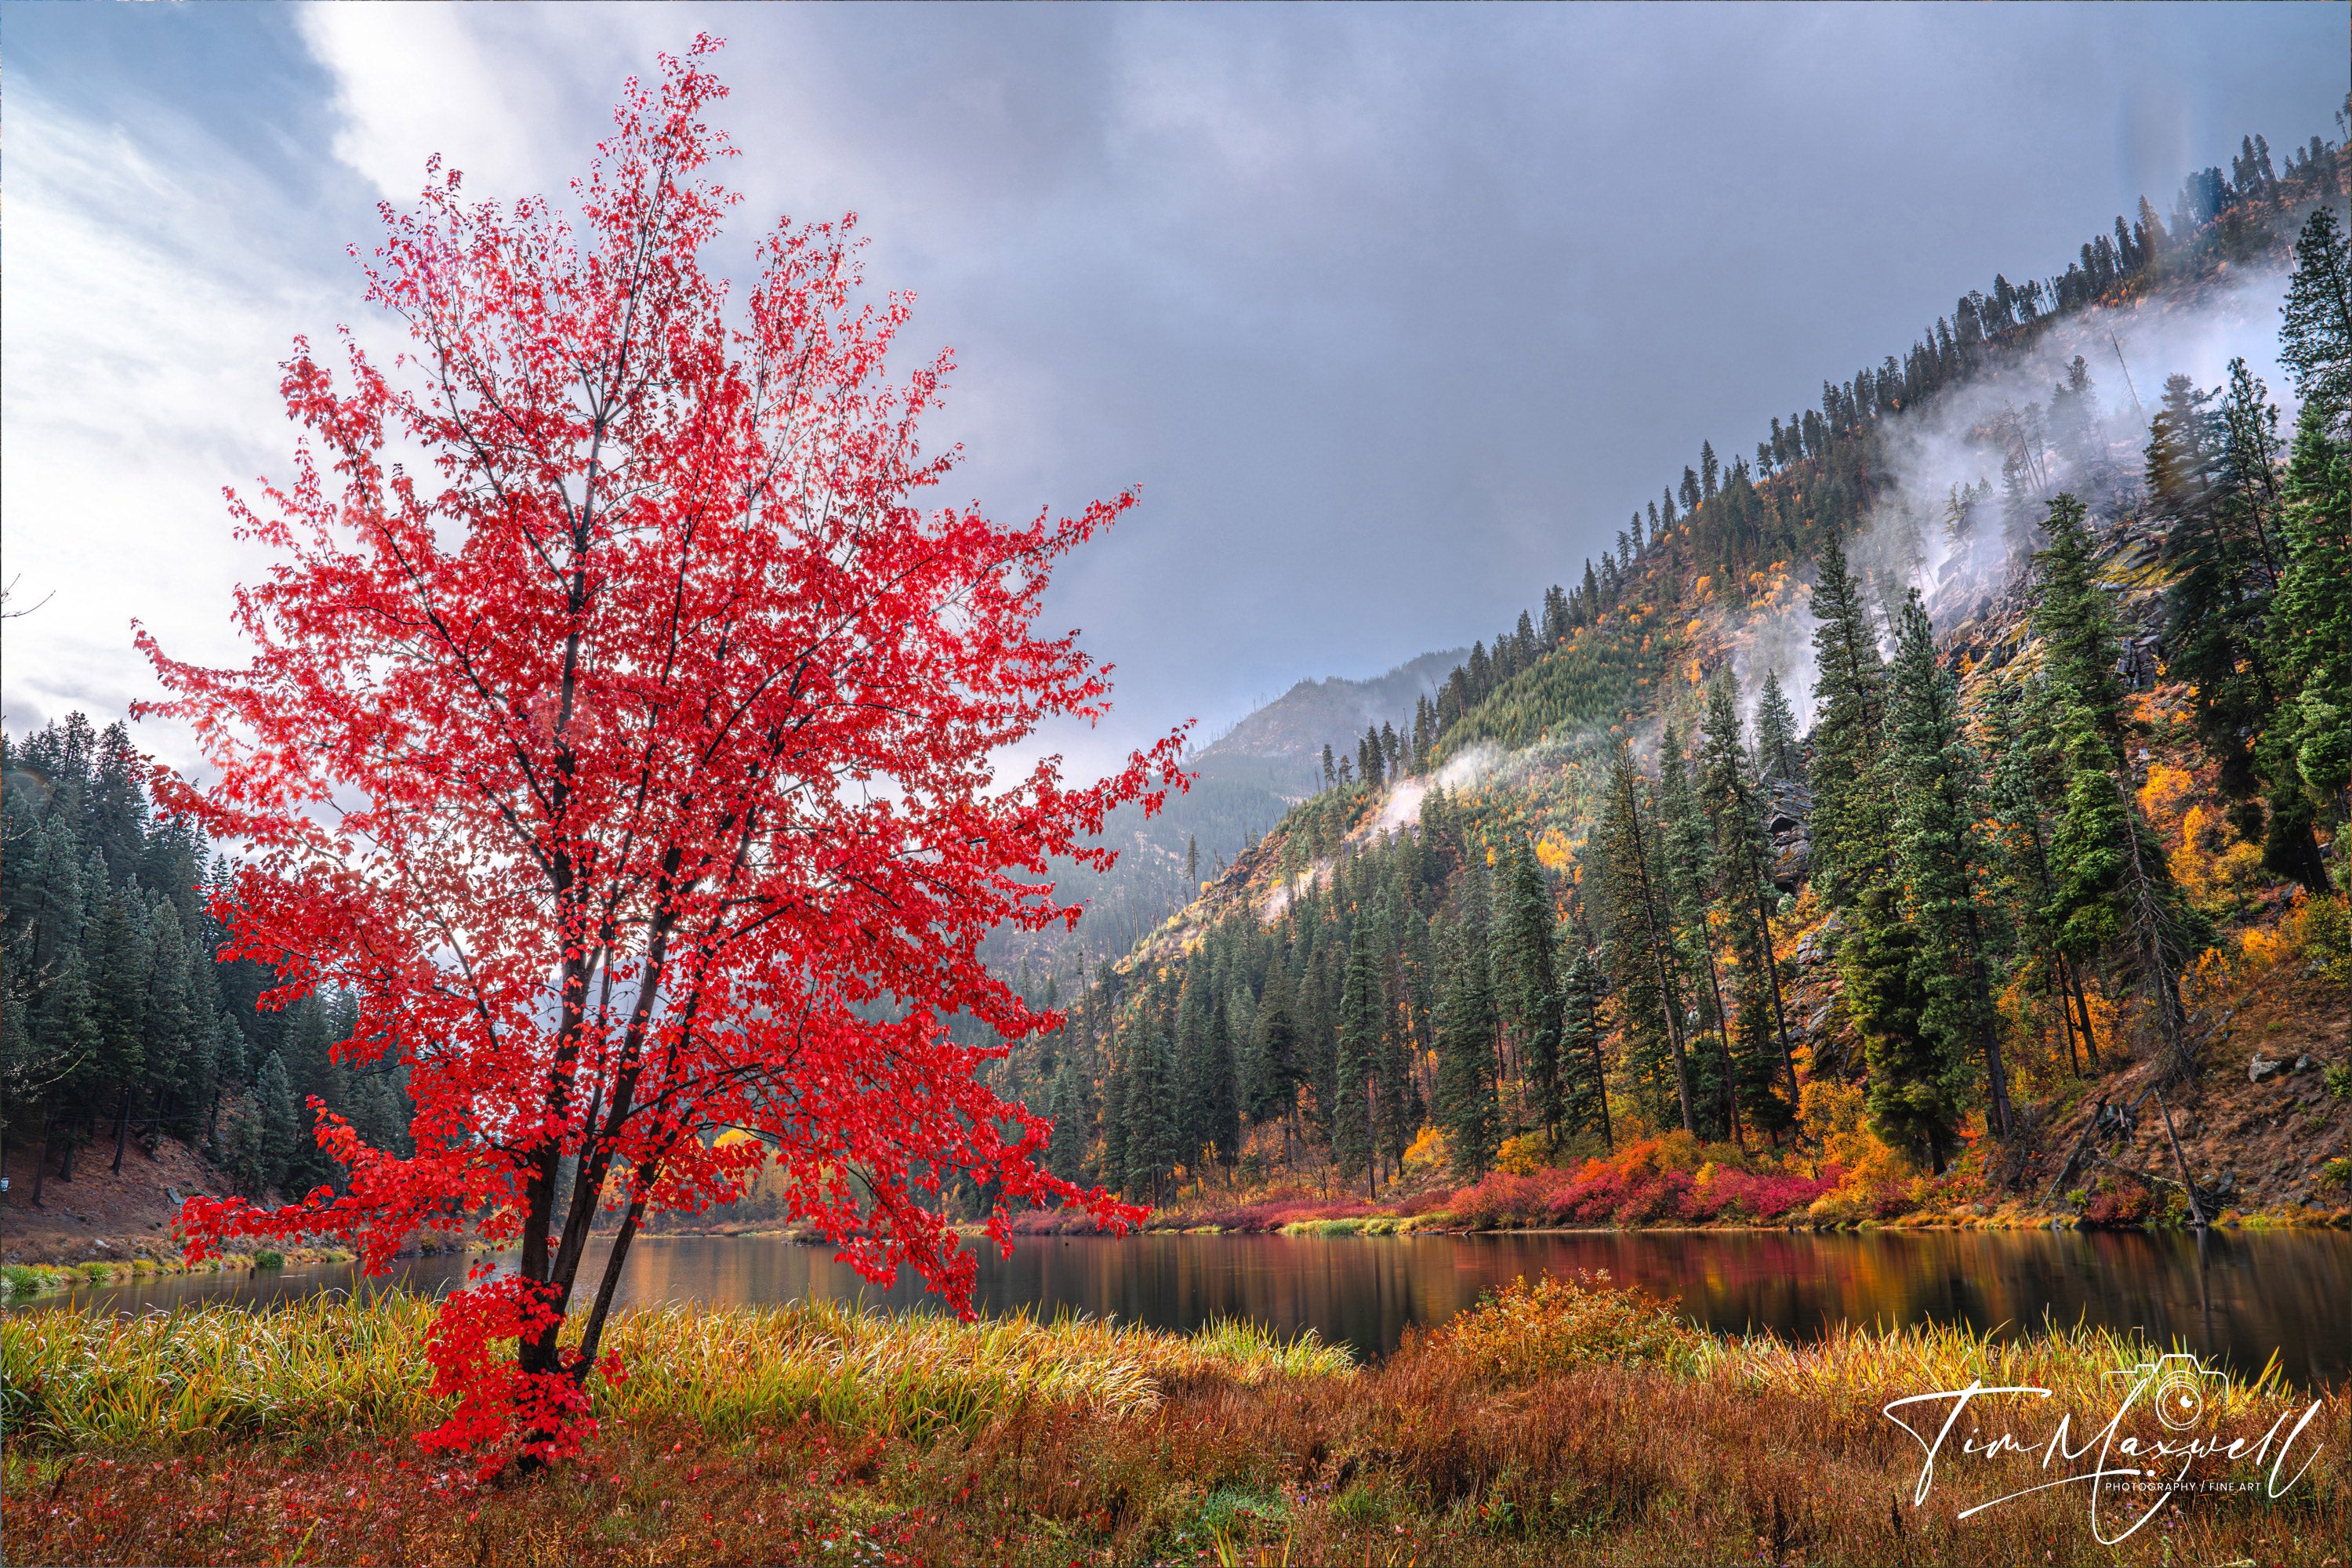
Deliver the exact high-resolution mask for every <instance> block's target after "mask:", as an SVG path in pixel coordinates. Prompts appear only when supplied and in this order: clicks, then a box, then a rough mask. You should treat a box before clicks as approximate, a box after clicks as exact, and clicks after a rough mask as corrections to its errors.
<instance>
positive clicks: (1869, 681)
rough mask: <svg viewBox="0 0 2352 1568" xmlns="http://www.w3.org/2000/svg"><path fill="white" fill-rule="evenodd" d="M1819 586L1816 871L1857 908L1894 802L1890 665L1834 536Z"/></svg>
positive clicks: (1823, 888)
mask: <svg viewBox="0 0 2352 1568" xmlns="http://www.w3.org/2000/svg"><path fill="white" fill-rule="evenodd" d="M1819 577H1820V581H1819V583H1818V584H1816V585H1815V587H1814V589H1813V616H1814V618H1815V620H1816V622H1817V624H1816V626H1814V629H1813V653H1814V660H1815V664H1816V679H1815V685H1814V688H1813V702H1814V712H1815V719H1814V723H1813V756H1812V763H1811V769H1810V771H1811V776H1812V786H1813V811H1812V817H1811V837H1812V876H1813V885H1814V888H1815V890H1816V891H1817V892H1818V893H1820V894H1821V896H1822V900H1823V901H1824V902H1826V903H1828V904H1829V905H1830V906H1831V907H1832V909H1844V908H1846V907H1848V906H1849V905H1851V904H1852V903H1853V900H1854V898H1855V896H1856V893H1857V891H1858V890H1859V889H1860V888H1861V887H1862V886H1863V885H1864V883H1866V882H1867V881H1869V880H1870V879H1872V878H1873V877H1874V876H1875V875H1876V874H1877V872H1878V870H1879V868H1881V867H1883V865H1884V863H1885V855H1886V842H1887V829H1888V821H1887V815H1888V814H1887V806H1888V802H1887V801H1886V799H1885V794H1884V791H1883V789H1882V787H1881V786H1882V784H1883V782H1884V781H1883V779H1882V777H1881V775H1880V773H1879V770H1878V766H1877V763H1878V753H1879V748H1880V745H1881V741H1882V735H1881V722H1880V721H1881V719H1882V717H1883V713H1884V688H1885V667H1884V665H1883V664H1882V662H1881V660H1880V658H1879V657H1878V636H1877V633H1876V631H1875V629H1874V627H1873V626H1872V624H1871V618H1870V612H1869V609H1868V607H1867V606H1866V605H1864V600H1863V595H1862V584H1860V583H1858V582H1857V581H1855V579H1854V576H1853V572H1852V571H1851V570H1850V569H1849V568H1848V567H1847V565H1846V559H1845V552H1844V551H1843V550H1842V549H1840V548H1839V546H1838V542H1837V539H1836V537H1835V536H1834V535H1832V536H1831V537H1830V538H1829V539H1827V540H1825V541H1824V542H1822V553H1821V560H1820V564H1819Z"/></svg>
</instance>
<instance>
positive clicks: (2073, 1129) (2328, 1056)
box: [2026, 974, 2352, 1214]
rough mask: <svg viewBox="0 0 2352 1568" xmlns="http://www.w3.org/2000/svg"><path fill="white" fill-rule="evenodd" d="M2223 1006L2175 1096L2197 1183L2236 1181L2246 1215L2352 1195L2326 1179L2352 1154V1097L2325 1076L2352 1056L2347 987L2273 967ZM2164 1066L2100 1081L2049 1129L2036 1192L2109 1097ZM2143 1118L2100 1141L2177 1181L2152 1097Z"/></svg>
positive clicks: (2329, 1204) (2078, 1181) (2075, 1182)
mask: <svg viewBox="0 0 2352 1568" xmlns="http://www.w3.org/2000/svg"><path fill="white" fill-rule="evenodd" d="M2217 1011H2218V1012H2221V1013H2222V1014H2225V1015H2226V1016H2227V1017H2228V1020H2229V1021H2228V1023H2227V1024H2226V1025H2223V1026H2221V1030H2220V1032H2219V1034H2217V1035H2216V1036H2214V1037H2212V1038H2210V1039H2209V1040H2208V1041H2207V1042H2206V1044H2205V1045H2204V1047H2203V1048H2202V1049H2201V1050H2200V1052H2199V1053H2198V1063H2199V1071H2198V1076H2197V1079H2196V1081H2195V1082H2194V1083H2192V1084H2189V1085H2186V1086H2184V1087H2182V1088H2181V1089H2178V1090H2176V1091H2171V1092H2169V1093H2168V1096H2167V1099H2168V1101H2169V1103H2170V1105H2171V1109H2172V1130H2173V1132H2174V1134H2175V1135H2176V1136H2177V1137H2178V1138H2179V1141H2180V1153H2181V1157H2182V1159H2183V1160H2185V1161H2186V1162H2187V1163H2188V1165H2189V1171H2190V1172H2191V1173H2192V1174H2193V1175H2194V1177H2195V1179H2196V1181H2197V1184H2198V1185H2199V1186H2200V1187H2205V1188H2210V1187H2213V1186H2216V1185H2222V1184H2226V1185H2227V1186H2228V1188H2229V1189H2230V1191H2229V1196H2228V1200H2227V1207H2228V1208H2232V1209H2237V1210H2239V1211H2242V1212H2243V1213H2247V1214H2252V1213H2255V1212H2258V1211H2262V1210H2273V1211H2275V1210H2278V1209H2281V1208H2284V1207H2286V1206H2288V1205H2310V1206H2312V1207H2315V1208H2326V1209H2335V1208H2340V1207H2342V1206H2344V1205H2346V1204H2347V1203H2352V1193H2347V1190H2346V1189H2344V1188H2342V1187H2330V1186H2326V1185H2325V1184H2322V1183H2321V1181H2320V1171H2321V1167H2322V1166H2324V1165H2326V1163H2327V1162H2328V1161H2330V1160H2336V1159H2341V1158H2343V1157H2344V1156H2345V1155H2346V1153H2347V1151H2352V1100H2342V1099H2337V1098H2336V1097H2335V1096H2333V1095H2331V1094H2329V1093H2328V1091H2327V1086H2326V1068H2329V1067H2333V1066H2336V1065H2338V1064H2344V1063H2352V1012H2347V1007H2346V1005H2345V997H2344V994H2343V991H2342V990H2341V988H2339V987H2337V986H2335V985H2332V984H2329V983H2328V982H2326V980H2323V979H2319V978H2316V977H2295V976H2291V975H2281V974H2273V975H2272V976H2269V977H2267V978H2266V979H2265V981H2264V982H2263V984H2259V985H2255V986H2252V987H2249V988H2247V989H2246V990H2244V991H2243V992H2242V993H2241V994H2239V995H2237V996H2236V997H2234V998H2231V999H2230V1000H2229V1001H2227V1002H2225V1003H2224V1004H2223V1005H2222V1006H2221V1008H2219V1009H2217ZM2258 1063H2259V1064H2263V1066H2262V1070H2263V1078H2262V1079H2261V1080H2260V1081H2257V1080H2256V1079H2255V1077H2254V1069H2255V1068H2256V1066H2257V1064H2258ZM2271 1064H2275V1065H2274V1066H2273V1065H2271ZM2154 1070H2155V1063H2153V1062H2152V1061H2142V1062H2139V1063H2137V1064H2136V1065H2134V1066H2133V1067H2132V1068H2129V1069H2127V1070H2126V1071H2124V1072H2120V1073H2116V1074H2114V1075H2112V1076H2110V1077H2107V1078H2104V1079H2098V1080H2097V1081H2096V1082H2095V1085H2094V1086H2093V1089H2092V1092H2090V1093H2086V1094H2085V1095H2084V1097H2083V1098H2082V1100H2080V1101H2079V1102H2078V1103H2077V1104H2075V1105H2074V1106H2072V1107H2070V1108H2069V1109H2068V1110H2067V1111H2066V1113H2065V1114H2063V1116H2061V1117H2059V1118H2058V1119H2057V1120H2056V1121H2054V1122H2053V1124H2052V1125H2051V1126H2049V1127H2048V1128H2046V1129H2044V1130H2042V1134H2041V1138H2040V1140H2039V1142H2040V1148H2039V1150H2038V1152H2037V1155H2036V1158H2035V1159H2033V1160H2032V1161H2031V1162H2029V1163H2028V1166H2027V1170H2026V1175H2027V1177H2028V1180H2029V1184H2030V1186H2031V1191H2030V1192H2029V1193H2028V1194H2027V1195H2028V1196H2032V1197H2037V1198H2038V1197H2039V1196H2040V1195H2041V1189H2042V1184H2046V1183H2047V1182H2048V1180H2049V1179H2050V1177H2051V1176H2052V1175H2053V1174H2055V1173H2056V1172H2057V1170H2058V1168H2059V1166H2060V1164H2061V1163H2063V1161H2064V1160H2065V1158H2066V1155H2067V1153H2068V1152H2070V1151H2072V1150H2073V1149H2074V1145H2075V1143H2076V1142H2077V1140H2078V1138H2079V1137H2080V1135H2081V1132H2082V1131H2083V1126H2084V1122H2085V1121H2087V1120H2088V1119H2089V1118H2090V1117H2091V1116H2092V1115H2094V1114H2095V1111H2096V1110H2097V1107H2098V1102H2099V1100H2100V1098H2101V1097H2102V1096H2104V1097H2105V1100H2107V1102H2108V1103H2109V1104H2110V1105H2127V1104H2129V1103H2130V1102H2131V1101H2133V1100H2137V1099H2138V1098H2139V1096H2140V1093H2141V1090H2142V1089H2145V1088H2146V1087H2147V1079H2148V1078H2149V1077H2150V1076H2151V1075H2152V1074H2153V1072H2154ZM2101 1147H2102V1148H2103V1150H2104V1152H2105V1154H2106V1156H2107V1157H2108V1158H2109V1159H2110V1160H2113V1161H2115V1162H2116V1163H2120V1164H2123V1165H2126V1166H2130V1167H2133V1168H2136V1169H2137V1170H2141V1171H2146V1172H2149V1173H2154V1174H2157V1175H2158V1176H2162V1177H2166V1178H2177V1176H2178V1174H2179V1172H2178V1169H2177V1167H2176V1164H2175V1162H2174V1160H2173V1156H2172V1149H2171V1146H2170V1144H2169V1143H2168V1141H2167V1140H2166V1137H2165V1129H2164V1118H2163V1116H2162V1115H2161V1113H2160V1112H2159V1111H2158V1108H2157V1104H2156V1101H2155V1100H2154V1098H2153V1097H2152V1096H2151V1097H2149V1098H2148V1099H2147V1100H2143V1101H2142V1102H2141V1103H2140V1105H2139V1108H2138V1110H2137V1126H2136V1127H2134V1128H2133V1129H2132V1130H2131V1131H2130V1133H2129V1135H2128V1136H2127V1137H2125V1138H2122V1139H2118V1140H2113V1141H2109V1142H2105V1143H2103V1144H2102V1145H2101ZM2105 1168H2107V1169H2112V1167H2105ZM2096 1173H2097V1171H2096V1170H2093V1171H2090V1172H2088V1173H2085V1172H2084V1171H2081V1170H2077V1171H2076V1172H2075V1173H2074V1174H2072V1175H2070V1176H2069V1177H2068V1178H2067V1181H2068V1184H2069V1185H2070V1186H2082V1185H2085V1184H2087V1183H2086V1180H2085V1177H2086V1174H2087V1175H2095V1174H2096Z"/></svg>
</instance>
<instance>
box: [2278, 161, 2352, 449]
mask: <svg viewBox="0 0 2352 1568" xmlns="http://www.w3.org/2000/svg"><path fill="white" fill-rule="evenodd" d="M2279 315H2280V323H2279V363H2281V364H2283V365H2284V366H2286V367H2287V368H2288V369H2289V370H2290V371H2292V372H2294V378H2295V393H2296V395H2297V396H2299V397H2301V398H2302V399H2303V402H2304V405H2305V407H2312V406H2316V407H2317V408H2318V409H2319V410H2320V413H2319V416H2318V418H2319V422H2320V424H2321V426H2322V428H2323V429H2324V430H2326V433H2327V435H2328V436H2329V437H2331V438H2333V439H2336V440H2339V441H2340V440H2343V439H2345V438H2346V437H2347V434H2352V432H2347V428H2346V420H2347V416H2352V235H2347V233H2346V232H2345V230H2344V228H2343V227H2342V226H2340V225H2339V224H2338V223H2337V221H2336V204H2335V203H2334V202H2322V203H2320V204H2319V205H2318V206H2316V207H2315V208H2313V209H2312V214H2311V216H2310V217H2309V218H2308V219H2307V220H2305V224H2304V226H2303V233H2302V235H2301V237H2298V238H2297V239H2296V240H2295V244H2294V276H2293V277H2292V278H2291V279H2289V280H2288V283H2287V292H2286V303H2285V304H2284V306H2283V307H2282V308H2281V309H2280V311H2279Z"/></svg>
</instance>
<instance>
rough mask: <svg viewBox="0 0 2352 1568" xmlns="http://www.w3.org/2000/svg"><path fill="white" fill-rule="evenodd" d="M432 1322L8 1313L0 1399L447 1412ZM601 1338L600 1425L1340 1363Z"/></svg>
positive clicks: (749, 1322) (281, 1421) (804, 1308)
mask: <svg viewBox="0 0 2352 1568" xmlns="http://www.w3.org/2000/svg"><path fill="white" fill-rule="evenodd" d="M433 1317H434V1304H433V1303H432V1302H431V1301H429V1300H424V1299H421V1298H417V1297H411V1296H402V1295H384V1296H380V1297H375V1298H372V1299H370V1300H366V1301H363V1302H352V1301H349V1300H326V1299H318V1300H309V1301H303V1302H299V1303H296V1304H294V1305H291V1306H288V1307H285V1308H281V1309H278V1310H270V1311H266V1312H252V1311H243V1310H236V1309H234V1308H225V1307H207V1308H200V1309H196V1310H182V1311H177V1312H169V1313H162V1312H159V1313H152V1314H150V1315H148V1316H145V1317H141V1318H113V1317H86V1316H83V1315H81V1314H79V1313H75V1312H67V1311H46V1312H33V1313H19V1314H16V1315H13V1316H11V1317H8V1318H6V1319H0V1399H5V1407H4V1408H5V1414H6V1416H7V1421H8V1429H9V1433H10V1437H11V1440H12V1441H16V1442H21V1441H24V1440H26V1439H31V1440H34V1441H38V1442H45V1443H48V1444H53V1445H58V1446H63V1447H73V1448H79V1449H118V1448H119V1449H133V1448H149V1449H152V1448H163V1449H170V1448H174V1447H184V1446H188V1445H194V1444H203V1443H208V1442H211V1441H213V1440H214V1439H215V1437H217V1436H223V1435H233V1436H273V1437H275V1436H324V1435H334V1434H341V1433H347V1432H348V1433H366V1434H378V1435H380V1434H407V1433H413V1432H415V1431H418V1430H421V1429H423V1428H424V1427H425V1426H432V1425H434V1424H435V1423H436V1422H438V1421H439V1420H441V1419H442V1418H443V1417H444V1416H445V1415H446V1405H445V1403H444V1402H443V1401H440V1400H436V1398H434V1397H433V1395H432V1393H431V1390H430V1384H431V1377H430V1374H429V1373H428V1370H427V1368H426V1366H425V1353H424V1351H425V1334H426V1331H428V1330H429V1329H430V1327H431V1326H432V1322H433ZM605 1343H606V1345H607V1346H609V1347H610V1348H612V1349H614V1350H616V1351H618V1352H620V1356H621V1360H622V1363H623V1364H624V1365H625V1367H626V1369H627V1375H626V1377H625V1380H624V1381H622V1382H621V1383H620V1384H617V1385H615V1384H607V1383H604V1382H602V1381H600V1382H599V1383H598V1384H596V1385H595V1390H594V1398H595V1413H596V1415H598V1417H599V1418H600V1419H602V1420H604V1421H607V1422H614V1423H619V1424H622V1425H625V1426H640V1425H644V1424H646V1423H648V1422H663V1421H684V1422H687V1423H689V1424H690V1425H692V1426H695V1427H696V1428H697V1429H698V1430H700V1431H704V1432H708V1433H710V1434H712V1435H714V1436H735V1435H737V1434H740V1433H742V1432H746V1431H750V1430H753V1429H755V1428H758V1427H761V1426H775V1425H778V1424H781V1423H785V1422H791V1421H796V1420H799V1419H800V1418H801V1417H803V1415H809V1416H814V1417H815V1418H818V1419H821V1420H824V1421H826V1422H830V1423H833V1424H835V1425H837V1426H845V1427H851V1426H854V1427H857V1428H859V1429H866V1430H875V1431H879V1432H882V1433H884V1434H887V1435H889V1436H920V1435H923V1434H927V1433H929V1432H930V1431H932V1430H934V1429H935V1428H938V1427H940V1426H968V1425H970V1424H971V1423H972V1422H974V1421H976V1420H979V1419H980V1418H982V1416H984V1415H986V1414H988V1413H989V1412H991V1411H993V1410H997V1409H1000V1408H1003V1407H1004V1406H1007V1405H1013V1404H1016V1403H1042V1404H1047V1405H1063V1406H1068V1407H1070V1408H1073V1409H1079V1410H1084V1411H1087V1412H1088V1413H1090V1414H1093V1415H1102V1416H1120V1415H1137V1414H1140V1413H1143V1412H1147V1411H1150V1410H1151V1409H1153V1408H1154V1407H1155V1406H1157V1405H1158V1404H1159V1403H1160V1397H1161V1390H1162V1388H1163V1387H1164V1386H1166V1385H1167V1384H1170V1383H1171V1382H1174V1381H1178V1380H1181V1379H1186V1378H1194V1377H1199V1376H1202V1375H1204V1374H1206V1373H1216V1374H1217V1375H1221V1376H1226V1377H1230V1378H1233V1379H1234V1380H1235V1381H1239V1382H1242V1383H1252V1382H1259V1381H1263V1380H1265V1379H1266V1378H1269V1377H1311V1376H1317V1375H1325V1374H1333V1373H1344V1372H1348V1371H1351V1370H1352V1369H1353V1367H1354V1362H1353V1360H1352V1358H1350V1357H1349V1354H1348V1352H1346V1351H1345V1350H1341V1349H1336V1348H1334V1347H1331V1346H1328V1345H1324V1344H1322V1343H1320V1342H1318V1341H1317V1340H1316V1339H1315V1337H1314V1336H1313V1335H1312V1334H1308V1335H1306V1336H1304V1337H1302V1338H1300V1339H1298V1340H1296V1341H1292V1342H1279V1341H1276V1340H1274V1339H1272V1338H1271V1337H1269V1336H1268V1335H1266V1334H1265V1333H1264V1332H1263V1331H1260V1330H1257V1329H1256V1328H1255V1327H1253V1326H1251V1325H1249V1324H1245V1323H1237V1322H1219V1323H1213V1324H1211V1325H1210V1326H1209V1327H1207V1328H1205V1329H1203V1330H1202V1331H1200V1332H1198V1333H1196V1334H1192V1335H1178V1334H1166V1333H1158V1332H1154V1331H1150V1330H1147V1329H1131V1328H1121V1327H1118V1326H1116V1325H1113V1324H1109V1323H1105V1322H1100V1321H1095V1320H1091V1319H1087V1318H1076V1317H1065V1318H1058V1319H1055V1320H1054V1321H1050V1322H1041V1321H1037V1320H1035V1319H1034V1318H1030V1317H1026V1316H1015V1317H1011V1318H996V1319H982V1320H981V1321H976V1322H969V1323H967V1322H961V1321H957V1320H955V1319H953V1318H950V1317H946V1316H943V1315H938V1314H932V1313H916V1314H911V1315H907V1316H899V1317H891V1316H885V1315H882V1314H879V1313H874V1312H866V1311H861V1310H857V1309H856V1308H854V1307H847V1306H844V1305H842V1304H840V1303H838V1302H832V1301H814V1302H796V1303H793V1305H790V1306H782V1307H772V1308H767V1309H764V1310H729V1311H714V1312H692V1311H687V1310H681V1309H677V1308H666V1309H657V1310H637V1311H624V1312H620V1313H617V1314H615V1316H614V1320H613V1322H612V1324H611V1326H610V1327H609V1328H608V1329H607V1331H606V1334H605Z"/></svg>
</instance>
